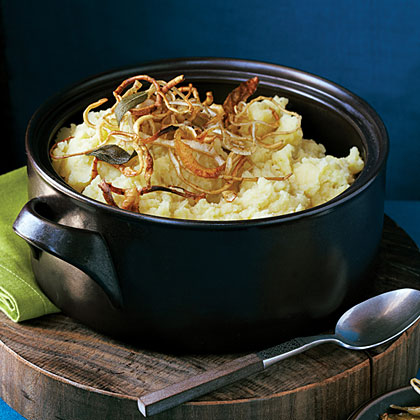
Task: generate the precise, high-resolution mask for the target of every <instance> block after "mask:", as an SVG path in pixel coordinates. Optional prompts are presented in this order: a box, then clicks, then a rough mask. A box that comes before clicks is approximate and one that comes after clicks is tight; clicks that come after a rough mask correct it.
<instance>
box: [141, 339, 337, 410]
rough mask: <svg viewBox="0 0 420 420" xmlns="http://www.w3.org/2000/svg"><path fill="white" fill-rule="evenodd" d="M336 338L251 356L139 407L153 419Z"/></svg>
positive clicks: (302, 341) (304, 341)
mask: <svg viewBox="0 0 420 420" xmlns="http://www.w3.org/2000/svg"><path fill="white" fill-rule="evenodd" d="M332 337H333V336H313V337H299V338H294V339H292V340H289V341H286V342H284V343H282V344H279V345H277V346H274V347H271V348H269V349H266V350H263V351H260V352H258V353H252V354H248V355H247V356H243V357H240V358H238V359H234V360H232V361H231V362H228V363H224V364H223V365H221V366H219V367H217V368H215V369H212V370H209V371H207V372H204V373H202V374H200V375H197V376H193V377H192V378H188V379H186V380H184V381H181V382H178V383H175V384H172V385H169V386H167V387H166V388H163V389H161V390H158V391H154V392H151V393H150V394H146V395H142V396H141V397H140V398H139V399H138V400H137V404H138V407H139V410H140V412H141V413H142V414H143V415H144V416H151V415H153V414H157V413H160V412H162V411H165V410H168V409H170V408H173V407H175V406H177V405H179V404H182V403H183V402H186V401H191V400H192V399H194V398H197V397H200V396H202V395H205V394H208V393H209V392H211V391H214V390H216V389H219V388H222V387H223V386H225V385H229V384H232V383H234V382H236V381H238V380H239V379H243V378H246V377H248V376H250V375H252V374H253V373H257V372H261V371H263V370H264V369H265V368H266V367H268V366H270V365H272V364H273V363H276V362H278V361H280V360H283V359H286V358H287V357H291V356H294V355H295V354H298V353H301V352H302V351H305V350H307V349H308V348H310V347H313V346H316V345H318V344H322V343H324V342H327V341H333V340H332Z"/></svg>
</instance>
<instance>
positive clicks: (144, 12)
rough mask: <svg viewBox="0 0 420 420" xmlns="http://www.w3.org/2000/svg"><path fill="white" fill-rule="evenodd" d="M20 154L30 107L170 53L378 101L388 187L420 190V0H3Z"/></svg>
mask: <svg viewBox="0 0 420 420" xmlns="http://www.w3.org/2000/svg"><path fill="white" fill-rule="evenodd" d="M1 4H2V13H3V22H4V32H5V42H6V58H7V66H8V71H9V77H10V89H11V97H12V108H13V112H14V121H13V122H12V123H13V127H14V130H15V139H14V142H15V143H16V145H15V146H14V149H15V154H18V156H19V157H18V159H17V163H16V165H18V164H24V154H23V136H24V129H25V126H26V124H27V121H28V119H29V118H30V116H31V114H32V113H33V112H34V111H35V109H36V108H37V106H38V105H39V104H41V103H42V102H43V101H44V100H45V99H46V98H47V97H48V96H49V95H51V94H53V93H55V92H56V91H58V90H61V89H62V88H64V87H66V86H67V85H69V84H71V83H73V82H76V81H78V80H79V79H81V78H85V77H87V76H90V75H93V74H95V73H99V72H102V71H106V70H110V69H113V68H117V67H120V66H125V65H131V64H139V63H141V62H145V61H150V60H154V59H162V58H165V57H181V56H224V57H238V58H247V59H254V60H261V61H268V62H272V63H278V64H282V65H287V66H290V67H295V68H299V69H302V70H305V71H309V72H311V73H314V74H317V75H319V76H321V77H324V78H327V79H330V80H332V81H334V82H336V83H339V84H341V85H343V86H345V87H346V88H348V89H349V90H351V91H353V92H355V93H356V94H358V95H359V96H361V97H362V98H363V99H365V100H366V101H367V102H369V103H370V104H371V105H372V106H373V107H374V108H375V109H376V110H377V111H378V113H379V114H380V116H381V117H382V119H383V120H384V122H385V124H386V126H387V128H388V131H389V135H390V139H391V155H390V159H389V164H388V184H387V197H388V198H391V199H417V200H418V199H420V186H419V185H420V169H419V162H420V101H419V93H420V1H418V0H411V1H408V0H407V1H403V0H402V1H389V0H382V1H379V0H378V1H363V0H356V1H344V0H343V1H337V0H336V1H334V0H327V1H317V2H314V1H310V0H300V1H280V0H277V1H276V0H265V1H251V0H242V1H227V0H211V1H198V0H195V1H194V0H185V1H165V0H160V1H153V0H152V1H150V0H149V1H147V2H146V1H117V0H114V1H107V0H101V1H93V0H90V1H88V0H85V1H82V0H74V1H53V0H40V1H29V0H21V1H13V0H3V1H2V2H1Z"/></svg>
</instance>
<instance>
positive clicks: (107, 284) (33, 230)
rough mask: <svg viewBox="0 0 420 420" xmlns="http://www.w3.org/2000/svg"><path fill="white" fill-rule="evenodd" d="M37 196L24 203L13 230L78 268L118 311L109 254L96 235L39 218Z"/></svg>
mask: <svg viewBox="0 0 420 420" xmlns="http://www.w3.org/2000/svg"><path fill="white" fill-rule="evenodd" d="M44 200H45V197H44V199H40V198H38V197H36V198H33V199H31V200H30V201H28V202H27V203H26V204H25V206H24V207H23V208H22V210H21V211H20V213H19V215H18V217H17V218H16V220H15V222H14V224H13V229H14V231H15V232H16V233H17V234H18V235H19V236H20V237H22V238H23V239H25V241H26V242H28V243H29V244H30V245H33V246H34V247H36V248H38V249H40V250H42V251H45V252H48V253H50V254H52V255H54V256H56V257H58V258H60V259H62V260H63V261H66V262H68V263H70V264H72V265H73V266H75V267H77V268H79V269H80V270H82V271H83V272H84V273H86V274H87V275H88V276H89V277H91V278H92V279H93V280H94V281H95V282H96V283H97V284H98V285H99V286H100V287H101V288H102V289H103V291H104V292H105V293H106V294H107V296H108V298H109V300H110V301H111V303H112V305H113V306H114V307H116V308H121V307H122V305H123V299H122V294H121V290H120V287H119V282H118V278H117V274H116V272H115V268H114V265H113V263H112V259H111V253H110V251H109V248H108V245H107V244H106V242H105V239H104V238H103V237H102V235H101V234H100V233H98V232H95V231H91V230H87V229H79V228H74V227H71V226H66V225H60V224H58V223H55V222H52V221H50V220H48V219H47V218H45V217H44V216H42V215H41V214H40V213H39V211H38V210H37V208H38V207H39V206H40V205H42V206H45V205H47V203H46V202H45V201H44Z"/></svg>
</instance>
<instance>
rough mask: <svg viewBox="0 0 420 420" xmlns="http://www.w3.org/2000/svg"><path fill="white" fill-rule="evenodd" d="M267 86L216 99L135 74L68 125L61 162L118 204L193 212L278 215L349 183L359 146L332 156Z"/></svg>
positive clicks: (169, 213)
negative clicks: (307, 134) (306, 134)
mask: <svg viewBox="0 0 420 420" xmlns="http://www.w3.org/2000/svg"><path fill="white" fill-rule="evenodd" d="M257 87H258V77H257V76H255V77H252V78H250V79H249V80H245V81H243V82H242V83H240V84H239V85H238V86H237V87H236V88H234V89H233V90H232V91H231V92H230V93H228V94H227V95H226V97H225V99H224V100H222V101H221V102H220V103H216V102H215V100H214V97H213V93H212V92H211V91H207V92H206V93H205V95H203V94H202V93H201V95H202V97H200V94H199V92H198V90H197V88H196V86H194V85H193V84H192V83H188V82H186V81H185V80H184V76H183V75H179V76H177V77H174V78H173V79H171V80H169V81H168V82H167V81H163V80H158V79H155V78H153V77H151V76H148V75H137V76H133V77H130V78H128V79H126V80H124V81H123V82H122V83H121V84H120V85H119V86H117V87H116V88H115V90H114V91H113V98H114V101H112V102H113V103H112V104H110V105H108V103H109V102H111V101H108V99H107V98H102V99H99V100H97V101H95V102H93V103H91V104H89V105H88V106H87V107H86V109H85V110H84V112H83V123H82V124H78V125H76V124H72V126H71V127H69V128H66V127H63V128H62V129H61V130H60V131H59V133H58V138H57V141H56V143H55V144H54V145H53V146H52V147H51V149H50V157H51V159H52V164H53V167H54V169H55V170H56V171H57V173H58V174H59V175H61V176H62V177H63V178H64V180H65V181H66V182H67V183H68V184H69V185H70V186H72V187H73V188H75V189H76V190H77V191H79V192H81V193H83V194H84V195H86V196H89V197H91V198H94V199H96V200H99V201H102V202H105V203H107V204H109V205H111V206H115V207H119V208H122V209H124V210H129V211H133V212H138V213H145V214H153V215H158V216H164V217H176V218H186V219H203V220H211V219H216V220H234V219H253V218H261V217H270V216H277V215H280V214H286V213H291V212H295V211H300V210H304V209H307V208H310V207H313V206H316V205H319V204H322V203H324V202H326V201H328V200H330V199H332V198H333V197H335V196H336V195H338V194H340V193H341V192H343V191H344V190H345V189H346V188H348V187H349V186H350V184H351V183H352V182H353V181H354V176H355V175H356V174H357V173H358V172H360V171H361V170H362V168H363V160H362V158H361V157H360V154H359V151H358V150H357V147H355V146H354V147H352V148H351V149H350V153H349V155H348V156H347V157H341V158H336V157H334V156H331V155H327V154H326V153H325V152H326V150H325V147H324V146H323V145H322V144H318V143H316V142H315V141H314V140H310V139H304V138H303V131H302V127H301V120H302V117H301V116H300V115H299V114H297V113H296V112H293V111H291V110H288V109H286V106H287V104H288V99H287V98H284V97H279V96H277V95H274V96H273V97H267V96H261V95H260V96H258V95H257V93H258V92H257ZM105 104H107V105H105ZM106 106H108V108H106Z"/></svg>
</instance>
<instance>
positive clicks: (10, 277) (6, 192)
mask: <svg viewBox="0 0 420 420" xmlns="http://www.w3.org/2000/svg"><path fill="white" fill-rule="evenodd" d="M0 194H1V195H0V196H1V199H0V309H1V310H2V311H3V312H4V313H5V314H6V315H7V316H8V317H9V318H10V319H12V320H13V321H15V322H19V321H24V320H26V319H30V318H36V317H39V316H41V315H46V314H50V313H54V312H59V309H58V308H57V307H56V306H54V305H53V304H52V303H51V302H50V301H49V300H48V298H47V297H46V296H45V295H44V294H43V293H42V291H41V290H40V288H39V287H38V285H37V283H36V281H35V278H34V275H33V273H32V268H31V264H30V250H29V246H28V244H27V243H26V242H25V241H24V240H23V239H22V238H20V237H19V236H17V235H16V233H15V232H14V231H13V229H12V225H13V222H14V221H15V219H16V217H17V215H18V214H19V211H20V209H21V208H22V207H23V205H24V204H25V203H26V202H27V201H28V194H27V175H26V168H25V167H23V168H20V169H16V170H15V171H13V172H9V173H7V174H4V175H1V176H0Z"/></svg>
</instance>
